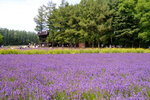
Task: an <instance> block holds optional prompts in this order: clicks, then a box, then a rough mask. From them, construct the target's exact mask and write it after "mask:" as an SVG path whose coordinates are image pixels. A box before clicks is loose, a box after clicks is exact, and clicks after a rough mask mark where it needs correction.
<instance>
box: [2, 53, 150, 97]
mask: <svg viewBox="0 0 150 100" xmlns="http://www.w3.org/2000/svg"><path fill="white" fill-rule="evenodd" d="M12 99H13V100H148V99H150V54H136V53H134V54H133V53H124V54H119V53H116V54H59V55H12V54H10V55H0V100H12Z"/></svg>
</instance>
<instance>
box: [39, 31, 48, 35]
mask: <svg viewBox="0 0 150 100" xmlns="http://www.w3.org/2000/svg"><path fill="white" fill-rule="evenodd" d="M48 34H49V32H48V31H42V32H38V35H39V36H41V35H48Z"/></svg>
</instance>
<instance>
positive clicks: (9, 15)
mask: <svg viewBox="0 0 150 100" xmlns="http://www.w3.org/2000/svg"><path fill="white" fill-rule="evenodd" d="M49 1H51V0H0V28H8V29H15V30H26V31H35V30H34V28H35V26H36V24H35V22H34V20H33V18H34V17H35V16H36V15H37V12H38V8H39V7H40V6H41V5H42V4H47V3H48V2H49ZM52 1H53V2H54V3H57V4H58V5H59V4H60V3H61V0H52ZM66 1H68V2H69V3H70V4H76V3H79V2H80V0H66Z"/></svg>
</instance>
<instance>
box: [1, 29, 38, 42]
mask: <svg viewBox="0 0 150 100" xmlns="http://www.w3.org/2000/svg"><path fill="white" fill-rule="evenodd" d="M0 37H2V38H1V39H0V45H28V44H29V43H38V41H39V40H38V36H37V34H35V33H34V32H26V31H18V30H9V29H5V28H0Z"/></svg>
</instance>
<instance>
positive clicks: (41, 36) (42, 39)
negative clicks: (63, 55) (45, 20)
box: [38, 31, 49, 46]
mask: <svg viewBox="0 0 150 100" xmlns="http://www.w3.org/2000/svg"><path fill="white" fill-rule="evenodd" d="M48 35H49V32H48V31H41V32H38V36H39V39H40V45H41V46H48V43H47V42H46V38H47V37H48Z"/></svg>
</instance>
